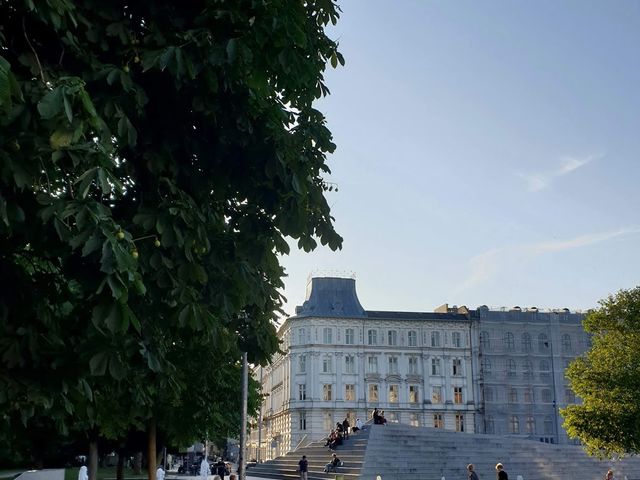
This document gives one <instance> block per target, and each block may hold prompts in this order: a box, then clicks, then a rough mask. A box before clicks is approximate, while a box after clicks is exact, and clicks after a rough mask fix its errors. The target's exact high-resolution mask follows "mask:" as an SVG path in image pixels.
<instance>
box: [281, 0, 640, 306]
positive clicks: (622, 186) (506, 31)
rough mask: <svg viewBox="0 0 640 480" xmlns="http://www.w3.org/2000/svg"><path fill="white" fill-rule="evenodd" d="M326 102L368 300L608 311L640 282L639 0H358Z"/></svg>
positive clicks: (320, 259)
mask: <svg viewBox="0 0 640 480" xmlns="http://www.w3.org/2000/svg"><path fill="white" fill-rule="evenodd" d="M341 7H342V10H343V13H342V16H341V19H340V22H339V24H338V25H337V26H336V27H335V28H333V29H332V30H331V31H330V34H331V36H332V37H333V38H336V39H338V40H339V42H340V47H341V52H342V53H343V55H344V56H345V58H346V62H347V63H346V66H345V67H343V68H339V69H337V70H331V71H329V72H328V73H327V82H328V86H329V88H330V89H331V96H330V97H328V98H326V99H323V100H322V101H320V102H318V108H319V109H320V110H321V111H322V112H323V113H325V115H326V116H327V119H328V125H329V128H330V129H331V131H332V132H333V134H334V138H335V141H336V143H337V145H338V150H337V151H336V153H335V154H333V155H331V156H330V158H329V159H328V161H329V165H330V167H331V169H332V172H333V173H332V175H331V178H330V179H329V180H330V181H333V182H335V183H337V184H338V185H339V191H338V193H335V192H332V193H329V194H328V200H329V203H330V205H331V206H332V213H333V215H334V217H335V218H336V227H337V229H338V231H339V232H340V234H341V235H342V236H343V237H344V239H345V240H344V248H343V250H342V251H340V252H337V253H335V252H331V251H330V250H329V249H326V248H323V247H319V248H318V250H316V251H315V252H314V253H311V254H305V253H304V252H296V251H293V250H292V254H291V255H289V256H287V257H284V258H283V259H282V261H283V263H284V265H285V267H286V270H287V273H288V275H289V277H288V278H287V279H286V280H285V283H286V288H285V291H284V295H285V296H286V297H287V299H288V303H287V304H286V306H285V310H286V311H287V313H290V314H292V313H293V310H294V307H295V305H299V304H301V303H302V301H303V300H304V295H305V288H306V282H307V276H308V275H309V273H311V272H335V271H337V272H343V273H344V272H355V274H356V278H357V282H356V285H357V289H358V294H359V297H360V301H361V303H362V304H363V306H364V308H365V309H369V310H406V311H430V310H432V309H433V308H434V307H436V306H437V305H440V304H442V303H449V304H457V305H468V306H470V307H477V306H478V305H482V304H487V305H490V306H514V305H519V306H521V307H530V306H537V307H539V308H549V307H551V308H555V307H569V308H571V309H572V310H573V309H585V308H591V307H594V306H596V305H597V301H598V299H601V298H603V297H606V296H607V295H609V294H610V293H614V292H615V291H617V290H619V289H621V288H632V287H635V286H636V285H639V284H640V281H639V274H638V272H640V248H639V247H640V188H639V187H640V162H639V161H638V154H639V152H640V2H638V1H622V0H621V1H617V2H605V1H598V2H592V1H587V0H580V1H567V0H563V1H549V0H539V1H535V2H525V1H511V2H504V1H501V2H498V1H483V2H477V1H455V2H448V1H438V2H436V1H417V0H416V1H408V0H398V1H395V2H390V1H374V0H366V1H365V0H351V1H342V2H341Z"/></svg>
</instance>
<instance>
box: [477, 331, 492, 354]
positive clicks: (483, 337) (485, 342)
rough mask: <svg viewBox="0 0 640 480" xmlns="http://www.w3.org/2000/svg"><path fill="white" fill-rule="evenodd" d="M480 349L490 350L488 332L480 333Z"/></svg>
mask: <svg viewBox="0 0 640 480" xmlns="http://www.w3.org/2000/svg"><path fill="white" fill-rule="evenodd" d="M480 347H482V348H483V349H485V350H489V349H490V348H491V339H490V338H489V332H480Z"/></svg>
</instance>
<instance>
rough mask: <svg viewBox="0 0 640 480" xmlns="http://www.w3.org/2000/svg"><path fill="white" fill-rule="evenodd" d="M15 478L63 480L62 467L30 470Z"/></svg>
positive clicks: (20, 479)
mask: <svg viewBox="0 0 640 480" xmlns="http://www.w3.org/2000/svg"><path fill="white" fill-rule="evenodd" d="M16 480H64V469H63V468H60V469H55V470H54V469H50V470H30V471H28V472H24V473H23V474H22V475H20V476H19V477H18V478H17V479H16Z"/></svg>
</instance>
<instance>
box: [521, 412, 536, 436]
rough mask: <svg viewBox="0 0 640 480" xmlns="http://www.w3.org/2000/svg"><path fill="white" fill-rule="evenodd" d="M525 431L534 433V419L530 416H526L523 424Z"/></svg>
mask: <svg viewBox="0 0 640 480" xmlns="http://www.w3.org/2000/svg"><path fill="white" fill-rule="evenodd" d="M524 430H525V432H527V433H529V434H534V433H536V420H535V419H534V418H533V417H532V416H528V417H527V420H526V422H525V424H524Z"/></svg>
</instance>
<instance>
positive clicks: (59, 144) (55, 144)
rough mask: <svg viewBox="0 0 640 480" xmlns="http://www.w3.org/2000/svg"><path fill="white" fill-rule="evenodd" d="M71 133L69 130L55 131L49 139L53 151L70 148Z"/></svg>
mask: <svg viewBox="0 0 640 480" xmlns="http://www.w3.org/2000/svg"><path fill="white" fill-rule="evenodd" d="M72 140H73V132H72V131H70V130H56V131H55V132H53V133H52V134H51V137H49V144H50V145H51V148H53V149H54V150H59V149H61V148H64V147H69V146H71V142H72Z"/></svg>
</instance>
